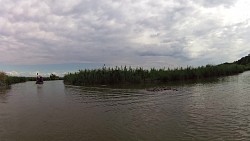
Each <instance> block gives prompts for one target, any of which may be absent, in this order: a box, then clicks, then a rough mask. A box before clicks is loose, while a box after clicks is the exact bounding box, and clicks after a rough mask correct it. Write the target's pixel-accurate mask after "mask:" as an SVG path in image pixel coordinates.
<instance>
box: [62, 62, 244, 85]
mask: <svg viewBox="0 0 250 141" xmlns="http://www.w3.org/2000/svg"><path fill="white" fill-rule="evenodd" d="M246 69H247V67H246V66H244V65H237V64H221V65H217V66H213V65H207V66H202V67H198V68H193V67H186V68H176V69H172V70H171V69H155V68H152V69H150V70H146V69H143V68H131V67H129V68H127V67H126V66H125V67H115V68H106V67H103V68H101V69H93V70H89V69H85V70H79V71H78V72H75V73H68V74H66V75H65V76H64V83H65V84H72V85H99V84H102V85H107V84H126V83H129V84H136V83H152V82H172V81H185V80H194V79H204V78H210V77H218V76H226V75H232V74H237V73H241V72H243V71H245V70H246Z"/></svg>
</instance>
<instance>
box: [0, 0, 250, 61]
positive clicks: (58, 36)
mask: <svg viewBox="0 0 250 141" xmlns="http://www.w3.org/2000/svg"><path fill="white" fill-rule="evenodd" d="M234 2H235V1H233V0H231V1H225V0H219V1H208V0H207V1H205V0H177V1H165V0H162V1H161V0H159V1H144V0H138V1H131V0H123V1H114V0H97V1H91V0H72V1H61V0H60V1H59V0H54V1H51V0H45V1H36V0H27V1H14V0H8V1H7V0H6V1H1V2H0V4H1V5H3V8H1V9H0V15H1V18H0V28H1V30H0V45H1V49H0V50H1V52H0V55H1V56H5V59H2V60H1V61H0V62H8V63H17V64H18V63H19V64H22V63H25V64H39V63H40V64H43V63H45V64H46V63H75V62H77V63H86V62H87V63H106V64H118V65H119V63H120V64H130V65H133V64H134V65H135V64H136V63H138V64H140V65H148V64H151V65H154V63H158V65H159V64H160V65H163V64H172V65H175V64H177V63H180V64H182V63H183V64H185V63H187V64H195V62H196V63H204V64H206V63H211V62H210V61H211V60H212V61H214V62H215V63H219V62H221V61H224V60H226V59H229V60H232V59H234V58H236V57H238V56H239V55H242V52H244V53H245V52H248V51H249V49H247V48H246V46H247V45H248V44H247V40H248V37H249V36H250V33H249V32H248V31H249V29H248V27H246V24H247V23H242V24H237V25H231V26H225V25H223V23H222V22H221V20H220V17H219V16H218V15H214V14H212V15H209V14H208V13H203V12H202V11H201V6H202V7H203V8H204V7H205V8H206V7H215V6H218V5H224V6H226V7H229V6H231V5H233V4H234ZM225 29H227V30H225ZM240 39H241V40H240ZM228 40H230V41H228ZM240 42H243V43H240ZM244 43H245V45H244ZM238 45H242V46H243V45H244V46H243V47H241V48H238V49H237V48H235V47H236V46H238ZM220 50H225V51H226V52H229V53H233V52H237V54H235V55H232V56H233V57H230V58H229V57H227V56H228V54H227V53H224V54H221V53H220V52H221V51H220ZM218 55H221V57H222V58H223V59H218V57H217V56H218ZM9 56H15V58H12V57H9ZM30 58H32V59H30ZM145 58H147V59H145ZM169 58H172V60H171V59H169ZM211 58H217V59H214V60H213V59H211ZM133 59H134V60H133ZM144 59H145V60H144ZM197 59H199V60H202V61H196V60H197ZM16 60H19V61H16ZM150 60H152V61H150ZM168 60H171V61H173V62H171V63H170V62H168ZM175 61H176V63H174V62H175Z"/></svg>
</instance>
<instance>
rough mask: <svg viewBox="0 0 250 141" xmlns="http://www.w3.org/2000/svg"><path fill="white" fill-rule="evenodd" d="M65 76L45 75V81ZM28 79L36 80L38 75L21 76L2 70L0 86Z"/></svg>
mask: <svg viewBox="0 0 250 141" xmlns="http://www.w3.org/2000/svg"><path fill="white" fill-rule="evenodd" d="M62 79H63V78H61V77H59V76H56V75H55V74H51V75H50V77H44V79H43V80H44V81H50V80H62ZM26 81H36V77H20V76H8V75H6V73H4V72H0V86H7V85H11V84H15V83H21V82H26Z"/></svg>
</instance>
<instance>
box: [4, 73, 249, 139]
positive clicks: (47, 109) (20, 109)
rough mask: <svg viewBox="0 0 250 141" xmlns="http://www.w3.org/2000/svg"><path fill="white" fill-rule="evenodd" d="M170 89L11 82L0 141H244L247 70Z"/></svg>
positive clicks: (5, 90) (5, 98)
mask: <svg viewBox="0 0 250 141" xmlns="http://www.w3.org/2000/svg"><path fill="white" fill-rule="evenodd" d="M172 87H175V88H177V89H178V91H163V92H148V91H146V89H110V88H105V87H101V88H97V87H92V88H91V87H77V86H64V84H63V82H62V81H46V82H45V83H44V84H43V85H36V84H35V82H26V83H20V84H15V85H12V87H11V88H10V89H0V139H1V141H34V140H35V141H55V140H59V141H64V140H65V141H69V140H86V141H90V140H93V141H111V140H112V141H116V140H117V141H128V140H129V141H152V140H154V141H166V140H199V141H200V140H249V139H250V72H245V73H242V74H240V75H235V76H229V77H223V78H220V79H218V81H212V82H207V83H196V84H186V85H179V86H178V85H176V86H172Z"/></svg>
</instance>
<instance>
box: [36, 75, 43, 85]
mask: <svg viewBox="0 0 250 141" xmlns="http://www.w3.org/2000/svg"><path fill="white" fill-rule="evenodd" d="M36 75H37V76H36V83H42V82H43V77H42V76H41V75H38V73H37V74H36Z"/></svg>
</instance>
